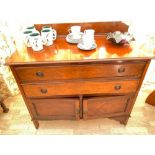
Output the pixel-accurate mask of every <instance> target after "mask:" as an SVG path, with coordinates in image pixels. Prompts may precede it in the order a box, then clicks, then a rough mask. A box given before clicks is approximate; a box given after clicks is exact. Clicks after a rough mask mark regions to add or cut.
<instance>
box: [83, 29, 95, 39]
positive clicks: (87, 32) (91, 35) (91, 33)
mask: <svg viewBox="0 0 155 155" xmlns="http://www.w3.org/2000/svg"><path fill="white" fill-rule="evenodd" d="M94 33H95V30H93V29H87V30H85V31H84V35H85V36H87V38H89V39H92V40H94Z"/></svg>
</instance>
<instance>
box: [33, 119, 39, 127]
mask: <svg viewBox="0 0 155 155" xmlns="http://www.w3.org/2000/svg"><path fill="white" fill-rule="evenodd" d="M32 121H33V124H34V126H35V128H36V129H38V128H39V122H38V121H36V120H32Z"/></svg>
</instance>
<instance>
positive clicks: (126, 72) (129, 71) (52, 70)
mask: <svg viewBox="0 0 155 155" xmlns="http://www.w3.org/2000/svg"><path fill="white" fill-rule="evenodd" d="M144 67H145V63H136V64H135V63H129V64H93V65H77V66H76V65H75V66H53V67H51V66H44V67H16V68H15V70H16V72H17V75H18V77H19V79H20V81H21V82H29V81H48V80H69V79H88V78H101V77H122V76H129V77H131V76H132V77H140V76H141V74H142V72H143V69H144Z"/></svg>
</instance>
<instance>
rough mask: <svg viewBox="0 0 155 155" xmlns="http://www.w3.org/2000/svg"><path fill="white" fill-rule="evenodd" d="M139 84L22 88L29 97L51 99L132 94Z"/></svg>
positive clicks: (90, 83)
mask: <svg viewBox="0 0 155 155" xmlns="http://www.w3.org/2000/svg"><path fill="white" fill-rule="evenodd" d="M138 84H139V80H125V81H120V80H113V81H103V80H87V81H69V82H55V83H51V84H47V83H42V84H41V83H40V84H23V85H22V86H23V89H24V92H25V95H26V96H27V97H48V96H49V97H50V96H54V95H79V94H98V93H100V94H101V93H116V94H118V93H130V92H135V91H136V90H137V86H138Z"/></svg>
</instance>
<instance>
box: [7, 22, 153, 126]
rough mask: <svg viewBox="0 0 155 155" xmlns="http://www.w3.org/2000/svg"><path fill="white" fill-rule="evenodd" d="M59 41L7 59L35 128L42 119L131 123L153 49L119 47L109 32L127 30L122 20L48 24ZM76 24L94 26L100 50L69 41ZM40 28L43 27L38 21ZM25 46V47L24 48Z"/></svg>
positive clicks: (85, 27) (21, 51) (83, 26)
mask: <svg viewBox="0 0 155 155" xmlns="http://www.w3.org/2000/svg"><path fill="white" fill-rule="evenodd" d="M46 25H51V26H52V27H53V28H54V29H56V30H57V33H58V38H57V39H56V40H55V41H54V44H53V45H52V46H49V47H44V49H43V50H42V51H40V52H34V51H32V49H31V48H25V46H23V48H22V49H18V50H17V51H16V52H15V53H14V54H13V55H12V56H11V57H10V58H9V59H8V60H7V63H6V64H7V65H9V66H10V68H11V70H12V72H13V74H14V77H15V79H16V81H17V84H18V86H19V88H20V91H21V94H22V96H23V98H24V100H25V103H26V106H27V108H28V110H29V112H30V115H31V118H32V120H33V123H34V125H35V127H36V128H38V127H39V123H38V121H39V120H55V119H56V120H58V119H69V120H78V119H93V118H104V117H107V118H111V119H115V120H117V121H120V123H123V124H126V123H127V121H128V119H129V117H130V114H131V111H132V108H133V106H134V102H135V100H136V97H137V95H138V92H139V89H140V87H141V84H142V81H143V79H144V76H145V73H146V71H147V68H148V66H149V63H150V60H151V59H152V58H154V53H153V52H150V51H149V52H148V51H147V50H146V49H145V50H142V49H140V48H138V47H137V46H136V44H131V45H130V46H116V45H113V44H112V43H111V42H109V41H107V40H106V38H105V33H107V32H114V31H117V30H118V31H122V32H125V31H127V30H128V26H127V25H125V24H124V23H122V22H96V23H95V22H94V23H64V24H46ZM72 25H81V26H82V31H83V30H84V29H87V28H94V29H95V41H96V44H97V48H96V49H94V50H92V51H81V50H80V49H78V48H77V46H76V45H73V44H69V43H67V42H66V40H65V37H66V35H67V34H68V29H69V28H70V26H72ZM35 26H36V28H37V29H38V30H40V29H41V28H42V26H43V25H41V24H38V25H35ZM20 47H22V46H20Z"/></svg>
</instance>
